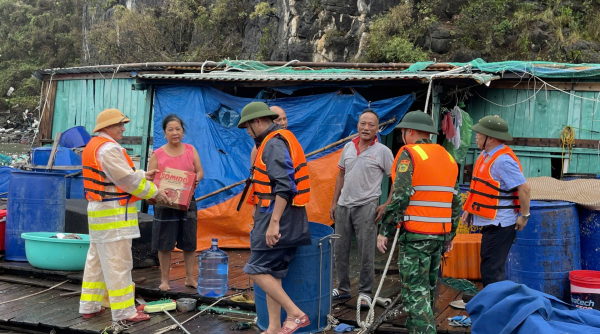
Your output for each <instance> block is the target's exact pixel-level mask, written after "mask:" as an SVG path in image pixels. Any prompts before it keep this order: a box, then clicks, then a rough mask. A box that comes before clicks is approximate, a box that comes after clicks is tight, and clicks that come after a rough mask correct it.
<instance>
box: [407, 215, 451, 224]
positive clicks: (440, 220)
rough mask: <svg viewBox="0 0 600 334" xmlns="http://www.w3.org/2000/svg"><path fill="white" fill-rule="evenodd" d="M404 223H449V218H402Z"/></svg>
mask: <svg viewBox="0 0 600 334" xmlns="http://www.w3.org/2000/svg"><path fill="white" fill-rule="evenodd" d="M404 221H405V222H406V221H415V222H422V223H451V222H452V219H451V218H433V217H420V216H404Z"/></svg>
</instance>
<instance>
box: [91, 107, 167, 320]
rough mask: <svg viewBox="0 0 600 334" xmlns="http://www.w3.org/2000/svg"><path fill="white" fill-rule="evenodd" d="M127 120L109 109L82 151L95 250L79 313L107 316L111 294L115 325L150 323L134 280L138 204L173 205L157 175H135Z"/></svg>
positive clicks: (138, 231) (98, 119)
mask: <svg viewBox="0 0 600 334" xmlns="http://www.w3.org/2000/svg"><path fill="white" fill-rule="evenodd" d="M128 122H129V118H127V117H125V115H123V113H122V112H120V111H119V110H117V109H106V110H104V111H103V112H101V113H100V114H98V117H97V119H96V128H95V129H94V132H99V133H98V136H97V137H94V138H92V140H90V142H89V143H88V144H87V145H86V147H85V149H84V150H83V154H82V160H83V186H84V191H85V194H86V198H87V200H88V201H89V203H88V209H87V210H88V225H89V230H90V249H89V251H88V254H87V259H86V261H85V269H84V271H83V283H82V291H81V301H80V306H79V313H82V314H83V318H84V319H89V318H92V317H94V316H95V315H98V314H102V313H103V312H104V308H102V307H101V305H102V300H103V299H104V294H105V291H106V290H108V296H109V300H110V308H111V313H112V319H113V321H115V322H117V321H119V320H126V321H131V322H137V321H143V320H149V319H150V317H149V316H148V315H147V314H144V313H141V312H138V311H137V310H136V308H135V301H134V288H133V284H132V280H131V269H132V268H133V260H132V255H131V239H134V238H139V237H140V230H139V228H138V221H137V206H136V203H134V202H136V201H138V200H140V199H155V200H156V201H158V202H159V203H168V198H167V196H166V195H165V193H164V192H163V191H162V190H157V188H156V186H155V185H154V184H153V183H152V182H150V181H147V179H149V178H152V177H153V176H154V174H155V173H156V172H157V170H152V171H148V172H144V171H142V170H136V169H135V167H134V166H133V162H132V161H131V158H130V157H129V155H127V153H126V152H125V149H124V148H123V147H121V145H119V144H118V143H117V140H120V139H122V138H123V132H124V131H125V126H124V124H125V123H128Z"/></svg>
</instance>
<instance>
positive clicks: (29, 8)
mask: <svg viewBox="0 0 600 334" xmlns="http://www.w3.org/2000/svg"><path fill="white" fill-rule="evenodd" d="M82 8H83V1H82V0H60V1H56V0H54V1H50V0H0V36H2V37H1V38H0V100H2V99H4V98H6V100H5V101H0V106H2V105H4V107H5V108H11V107H14V106H16V105H19V106H20V107H21V108H22V109H25V108H28V109H33V108H35V106H36V105H37V98H38V96H39V92H40V81H39V80H36V79H34V78H32V77H31V74H32V73H33V71H34V70H36V69H38V68H42V67H44V68H48V67H64V66H70V65H76V64H79V57H80V54H81V11H82ZM10 87H14V88H15V91H14V92H13V93H12V94H11V95H10V97H7V96H6V93H7V91H8V89H9V88H10Z"/></svg>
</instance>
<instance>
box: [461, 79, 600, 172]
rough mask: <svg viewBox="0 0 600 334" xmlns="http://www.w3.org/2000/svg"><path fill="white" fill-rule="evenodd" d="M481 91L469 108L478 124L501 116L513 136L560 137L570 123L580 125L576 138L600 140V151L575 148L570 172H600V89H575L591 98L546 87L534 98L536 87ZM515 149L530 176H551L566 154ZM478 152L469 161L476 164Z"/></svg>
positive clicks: (559, 150) (544, 149) (545, 149)
mask: <svg viewBox="0 0 600 334" xmlns="http://www.w3.org/2000/svg"><path fill="white" fill-rule="evenodd" d="M477 93H478V94H479V95H478V94H474V96H473V97H472V98H471V100H470V101H469V102H470V103H469V106H468V109H467V111H468V112H469V114H470V115H471V117H472V118H473V122H474V123H476V122H477V121H479V120H480V119H481V118H482V117H484V116H488V115H498V116H500V117H502V118H503V119H505V120H506V121H507V122H508V125H509V128H510V132H511V134H512V135H513V137H530V138H560V133H561V131H562V129H563V128H564V127H565V126H566V125H570V126H572V127H574V128H578V129H575V133H576V139H598V140H599V146H598V150H593V149H574V150H573V157H572V159H571V161H570V162H569V169H568V172H569V173H596V174H600V112H599V113H595V112H596V110H597V109H598V107H599V106H598V103H596V102H595V101H592V100H594V99H598V94H599V93H598V92H575V94H576V95H577V96H579V97H583V98H586V99H590V100H584V99H581V98H577V97H574V96H570V95H569V94H565V93H562V92H560V91H544V90H541V91H540V92H539V93H538V94H537V95H535V97H532V96H533V93H534V91H533V90H518V89H480V90H478V91H477ZM486 100H487V101H486ZM499 105H512V106H509V107H501V106H499ZM589 130H591V131H589ZM592 131H597V132H598V133H595V132H592ZM473 143H475V136H473ZM512 148H513V150H515V153H516V154H517V156H519V160H520V161H521V164H522V166H523V172H524V174H525V176H526V177H534V176H551V175H552V164H551V159H560V158H561V155H562V148H561V147H525V146H513V147H512ZM478 153H479V151H476V150H474V149H472V150H470V154H469V155H468V157H467V164H471V163H473V161H474V158H475V155H476V154H478ZM556 166H557V164H556V163H555V167H556ZM559 166H560V165H559ZM555 173H556V171H555ZM558 173H560V171H558Z"/></svg>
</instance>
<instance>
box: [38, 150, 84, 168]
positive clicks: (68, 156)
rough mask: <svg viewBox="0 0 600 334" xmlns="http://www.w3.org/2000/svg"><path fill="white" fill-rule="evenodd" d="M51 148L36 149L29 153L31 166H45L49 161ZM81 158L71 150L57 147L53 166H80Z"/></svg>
mask: <svg viewBox="0 0 600 334" xmlns="http://www.w3.org/2000/svg"><path fill="white" fill-rule="evenodd" d="M51 154H52V147H36V148H34V149H33V150H32V151H31V164H33V165H42V166H45V165H47V164H48V160H50V155H51ZM80 165H81V157H80V156H78V155H77V154H75V152H73V151H72V150H71V149H68V148H65V147H57V149H56V155H55V156H54V166H80Z"/></svg>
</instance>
